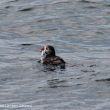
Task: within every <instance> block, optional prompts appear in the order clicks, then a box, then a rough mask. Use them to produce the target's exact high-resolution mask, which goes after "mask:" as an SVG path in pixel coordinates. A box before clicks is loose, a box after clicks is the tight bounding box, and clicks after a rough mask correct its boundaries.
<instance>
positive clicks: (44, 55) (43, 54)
mask: <svg viewBox="0 0 110 110" xmlns="http://www.w3.org/2000/svg"><path fill="white" fill-rule="evenodd" d="M46 55H47V54H46V52H45V50H43V51H42V52H41V63H43V61H44V59H45V58H46Z"/></svg>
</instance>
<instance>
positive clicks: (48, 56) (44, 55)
mask: <svg viewBox="0 0 110 110" xmlns="http://www.w3.org/2000/svg"><path fill="white" fill-rule="evenodd" d="M40 51H41V59H40V62H41V63H42V64H45V65H54V66H60V67H61V68H65V61H64V60H63V59H62V58H61V57H59V56H56V52H55V49H54V47H53V46H51V45H44V46H43V47H42V48H41V50H40Z"/></svg>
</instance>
